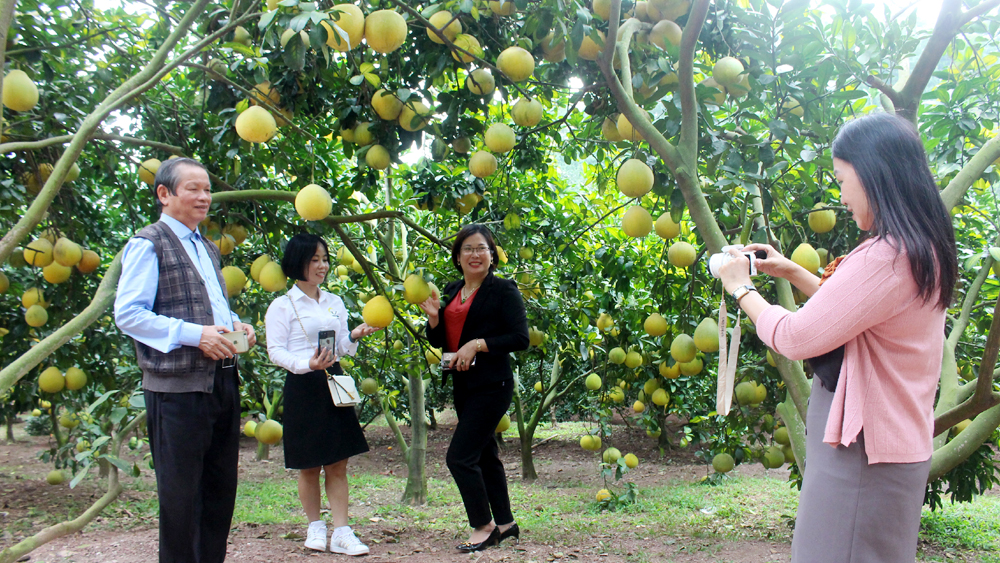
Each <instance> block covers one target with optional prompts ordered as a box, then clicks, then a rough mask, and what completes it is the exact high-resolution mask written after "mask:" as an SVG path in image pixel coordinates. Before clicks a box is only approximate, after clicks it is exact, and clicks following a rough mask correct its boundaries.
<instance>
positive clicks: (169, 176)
mask: <svg viewBox="0 0 1000 563" xmlns="http://www.w3.org/2000/svg"><path fill="white" fill-rule="evenodd" d="M179 166H194V167H196V168H201V169H202V170H204V171H205V172H208V169H207V168H205V165H204V164H202V163H200V162H198V161H197V160H195V159H193V158H187V157H180V158H171V159H168V160H165V161H163V163H162V164H160V168H159V169H158V170H157V171H156V178H154V179H153V200H154V201H155V202H156V207H158V208H162V207H163V204H162V203H160V198H159V197H158V196H157V195H156V190H157V188H159V187H160V185H161V184H162V185H163V186H164V187H166V188H167V191H168V192H169V193H170V195H177V184H178V183H179V182H180V179H181V178H180V170H178V167H179Z"/></svg>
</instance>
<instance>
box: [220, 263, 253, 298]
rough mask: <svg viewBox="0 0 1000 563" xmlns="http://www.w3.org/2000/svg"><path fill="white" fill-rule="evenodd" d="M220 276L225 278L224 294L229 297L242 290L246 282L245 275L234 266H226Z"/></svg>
mask: <svg viewBox="0 0 1000 563" xmlns="http://www.w3.org/2000/svg"><path fill="white" fill-rule="evenodd" d="M222 278H223V279H224V280H226V294H227V295H229V297H236V296H237V295H239V294H240V293H241V292H242V291H243V287H244V286H245V285H246V284H247V275H246V274H244V273H243V270H241V269H239V268H237V267H236V266H226V267H225V268H223V269H222Z"/></svg>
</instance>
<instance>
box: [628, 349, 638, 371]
mask: <svg viewBox="0 0 1000 563" xmlns="http://www.w3.org/2000/svg"><path fill="white" fill-rule="evenodd" d="M641 365H642V354H640V353H639V352H636V351H635V350H632V351H631V352H629V353H628V354H625V367H627V368H630V369H635V368H637V367H639V366H641Z"/></svg>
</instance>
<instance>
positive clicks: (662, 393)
mask: <svg viewBox="0 0 1000 563" xmlns="http://www.w3.org/2000/svg"><path fill="white" fill-rule="evenodd" d="M649 397H650V400H651V401H653V404H654V405H656V406H658V407H665V406H667V405H668V404H670V393H667V390H666V389H663V388H660V389H656V390H655V391H653V394H652V395H650V396H649Z"/></svg>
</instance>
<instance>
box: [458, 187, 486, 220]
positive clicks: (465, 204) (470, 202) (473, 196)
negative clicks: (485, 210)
mask: <svg viewBox="0 0 1000 563" xmlns="http://www.w3.org/2000/svg"><path fill="white" fill-rule="evenodd" d="M482 200H483V196H481V195H479V194H477V193H475V192H473V193H469V194H465V195H463V196H462V197H460V198H458V199H456V200H455V209H457V210H458V214H459V215H465V214H466V213H468V212H470V211H472V210H473V209H474V208H475V207H476V206H477V205H479V202H480V201H482Z"/></svg>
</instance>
